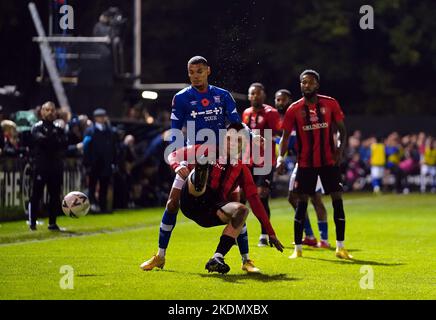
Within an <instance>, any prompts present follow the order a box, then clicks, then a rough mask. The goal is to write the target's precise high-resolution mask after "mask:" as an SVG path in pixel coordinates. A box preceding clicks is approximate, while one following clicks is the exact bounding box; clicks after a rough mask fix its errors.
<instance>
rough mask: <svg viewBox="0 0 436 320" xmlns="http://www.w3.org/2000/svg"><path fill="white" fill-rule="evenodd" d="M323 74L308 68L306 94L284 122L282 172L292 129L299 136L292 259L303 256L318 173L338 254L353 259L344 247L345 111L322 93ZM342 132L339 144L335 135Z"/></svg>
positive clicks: (303, 86) (304, 75)
mask: <svg viewBox="0 0 436 320" xmlns="http://www.w3.org/2000/svg"><path fill="white" fill-rule="evenodd" d="M319 82H320V76H319V73H318V72H316V71H315V70H304V71H303V72H302V73H301V75H300V88H301V93H302V95H303V97H302V98H301V99H300V100H298V101H296V102H294V103H293V104H292V105H291V106H290V107H289V108H288V110H287V111H286V114H285V117H284V119H283V123H282V129H283V133H282V138H281V140H280V148H279V149H280V156H279V157H278V158H277V169H278V172H279V173H283V172H284V156H285V154H286V152H287V150H288V141H289V137H290V134H291V132H292V130H294V129H295V131H296V135H297V162H298V171H297V175H296V177H295V182H294V188H293V189H294V190H295V192H296V193H297V195H298V201H297V209H296V212H295V219H294V242H295V250H294V252H293V254H292V255H291V256H290V257H289V258H291V259H294V258H298V257H301V256H302V238H303V227H304V222H305V217H306V211H307V202H308V199H309V196H311V195H314V193H315V191H316V184H317V179H318V176H319V178H320V179H321V183H322V185H323V187H324V191H325V193H326V194H330V196H331V199H332V205H333V215H334V221H335V226H336V257H338V258H341V259H352V258H353V257H352V256H351V255H350V254H349V253H348V252H347V250H346V249H345V247H344V238H345V213H344V207H343V201H342V182H341V173H340V170H339V164H340V163H341V160H342V156H343V152H344V148H345V143H346V141H347V132H346V128H345V124H344V114H343V112H342V109H341V107H340V105H339V103H338V102H337V101H336V100H335V99H334V98H332V97H328V96H324V95H320V94H318V90H319ZM337 131H339V138H338V139H339V141H340V144H339V145H338V144H337V143H335V142H334V141H335V139H334V134H335V133H336V132H337Z"/></svg>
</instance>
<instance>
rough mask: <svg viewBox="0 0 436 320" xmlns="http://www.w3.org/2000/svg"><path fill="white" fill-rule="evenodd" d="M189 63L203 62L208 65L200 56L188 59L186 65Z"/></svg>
mask: <svg viewBox="0 0 436 320" xmlns="http://www.w3.org/2000/svg"><path fill="white" fill-rule="evenodd" d="M190 64H204V65H206V66H209V63H208V62H207V60H206V58H205V57H202V56H194V57H192V58H191V59H189V61H188V65H190Z"/></svg>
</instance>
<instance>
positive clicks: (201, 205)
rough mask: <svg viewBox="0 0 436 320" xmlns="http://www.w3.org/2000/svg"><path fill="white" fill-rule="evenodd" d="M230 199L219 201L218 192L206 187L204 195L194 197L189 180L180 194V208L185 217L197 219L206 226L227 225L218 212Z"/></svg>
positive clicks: (199, 223)
mask: <svg viewBox="0 0 436 320" xmlns="http://www.w3.org/2000/svg"><path fill="white" fill-rule="evenodd" d="M229 202H230V201H219V199H218V198H217V194H216V192H213V191H212V190H211V189H209V188H206V191H205V192H204V194H203V195H201V196H199V197H194V196H193V195H191V194H189V189H188V180H186V182H185V184H184V185H183V187H182V191H181V194H180V209H181V210H182V212H183V214H184V215H185V217H187V218H188V219H191V220H193V221H195V222H196V223H197V224H198V225H200V226H202V227H204V228H210V227H216V226H220V225H225V224H226V223H225V222H222V221H221V219H220V218H219V217H218V215H217V214H216V212H217V211H218V210H219V209H221V208H222V207H224V206H225V205H226V204H228V203H229Z"/></svg>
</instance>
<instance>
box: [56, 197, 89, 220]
mask: <svg viewBox="0 0 436 320" xmlns="http://www.w3.org/2000/svg"><path fill="white" fill-rule="evenodd" d="M90 206H91V205H90V203H89V199H88V197H87V195H86V194H84V193H82V192H80V191H72V192H70V193H69V194H67V195H66V196H65V197H64V200H63V201H62V211H63V212H64V213H65V215H66V216H67V217H71V218H79V217H83V216H86V215H87V213H88V211H89V208H90Z"/></svg>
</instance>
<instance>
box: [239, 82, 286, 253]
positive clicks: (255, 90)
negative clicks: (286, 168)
mask: <svg viewBox="0 0 436 320" xmlns="http://www.w3.org/2000/svg"><path fill="white" fill-rule="evenodd" d="M265 99H266V94H265V87H264V86H263V84H261V83H259V82H255V83H252V84H251V85H250V87H249V88H248V100H249V101H250V103H251V106H250V107H249V108H247V109H245V110H244V112H243V113H242V122H243V123H245V124H246V125H247V126H248V127H249V128H250V129H251V130H254V129H258V130H260V135H261V136H262V137H264V138H265V135H264V132H265V130H272V136H273V135H275V134H278V133H280V129H281V119H280V113H279V112H278V111H277V109H275V108H274V107H272V106H270V105H267V104H265ZM271 138H272V137H271ZM271 145H272V148H271V151H272V154H271V159H272V163H271V164H269V165H270V166H271V171H270V173H269V174H266V175H253V179H254V182H255V183H256V186H257V193H258V194H259V196H260V200H261V201H262V204H263V206H264V207H265V210H266V213H267V214H268V217H270V216H271V211H270V208H269V195H270V189H271V185H272V182H273V176H274V170H273V169H274V168H275V165H276V148H275V141H274V139H273V140H272V141H271ZM263 165H268V164H267V163H264V164H263ZM267 245H268V234H267V232H266V230H265V228H264V227H263V226H261V233H260V238H259V244H258V246H259V247H264V246H267Z"/></svg>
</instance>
